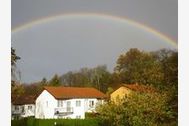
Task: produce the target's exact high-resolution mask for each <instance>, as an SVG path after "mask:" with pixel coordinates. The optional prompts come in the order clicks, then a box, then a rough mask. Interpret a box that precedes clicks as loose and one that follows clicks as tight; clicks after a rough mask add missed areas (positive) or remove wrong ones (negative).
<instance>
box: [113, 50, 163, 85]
mask: <svg viewBox="0 0 189 126" xmlns="http://www.w3.org/2000/svg"><path fill="white" fill-rule="evenodd" d="M115 72H116V73H118V74H119V76H120V78H121V81H122V82H123V83H142V84H147V85H155V86H158V85H160V84H162V80H163V71H162V67H161V64H160V63H159V62H157V61H156V59H155V58H154V57H153V55H152V54H151V53H148V52H144V51H140V50H138V49H136V48H134V49H130V50H129V51H128V52H127V53H125V54H123V55H120V56H119V58H118V60H117V66H116V67H115Z"/></svg>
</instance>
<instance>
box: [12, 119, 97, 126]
mask: <svg viewBox="0 0 189 126" xmlns="http://www.w3.org/2000/svg"><path fill="white" fill-rule="evenodd" d="M11 126H100V121H99V120H98V119H95V118H91V119H34V118H25V119H20V120H12V121H11Z"/></svg>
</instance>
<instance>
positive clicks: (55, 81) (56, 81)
mask: <svg viewBox="0 0 189 126" xmlns="http://www.w3.org/2000/svg"><path fill="white" fill-rule="evenodd" d="M49 85H50V86H60V85H61V81H60V77H59V76H58V75H57V74H55V75H54V76H53V78H52V79H51V80H50V81H49Z"/></svg>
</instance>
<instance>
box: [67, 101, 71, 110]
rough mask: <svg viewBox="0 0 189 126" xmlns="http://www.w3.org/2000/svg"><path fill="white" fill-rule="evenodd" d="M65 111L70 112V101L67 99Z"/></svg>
mask: <svg viewBox="0 0 189 126" xmlns="http://www.w3.org/2000/svg"><path fill="white" fill-rule="evenodd" d="M67 112H71V101H67Z"/></svg>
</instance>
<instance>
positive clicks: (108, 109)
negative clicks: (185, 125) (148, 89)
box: [96, 92, 177, 126]
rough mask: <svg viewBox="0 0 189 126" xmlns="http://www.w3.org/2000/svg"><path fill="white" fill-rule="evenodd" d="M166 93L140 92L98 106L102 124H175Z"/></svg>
mask: <svg viewBox="0 0 189 126" xmlns="http://www.w3.org/2000/svg"><path fill="white" fill-rule="evenodd" d="M167 99H168V95H167V94H166V93H164V94H162V93H138V92H133V93H132V94H130V96H127V97H125V98H124V99H122V103H120V104H116V103H114V102H107V103H105V104H103V105H100V106H98V107H97V109H96V111H97V112H98V113H99V114H100V115H99V118H100V119H101V121H102V123H103V124H102V125H109V126H160V125H169V126H174V125H176V124H177V121H176V120H174V119H173V111H172V110H171V109H170V108H169V106H168V105H167Z"/></svg>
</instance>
